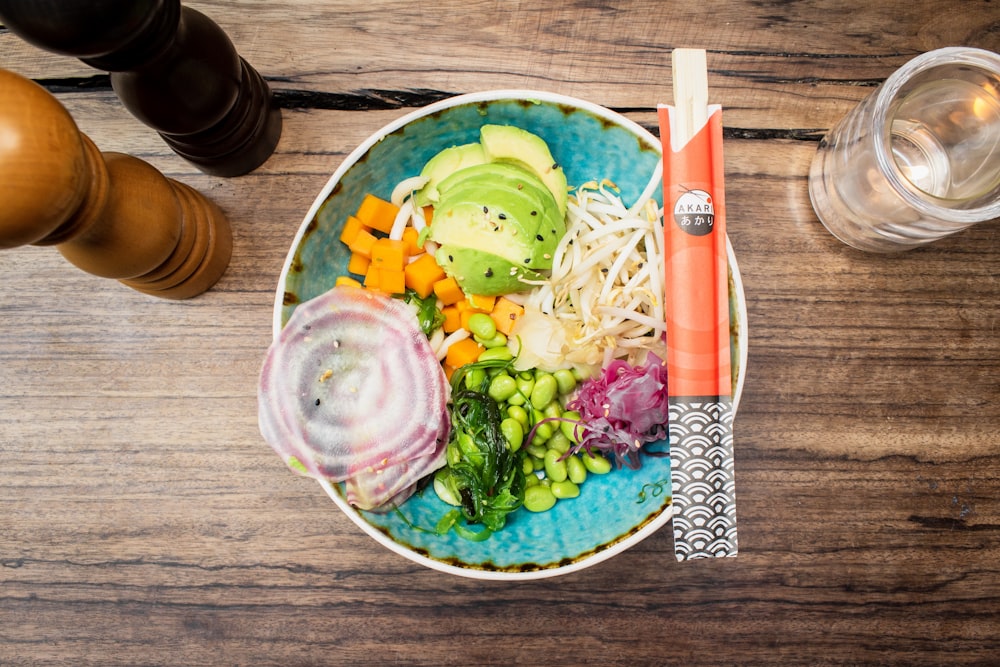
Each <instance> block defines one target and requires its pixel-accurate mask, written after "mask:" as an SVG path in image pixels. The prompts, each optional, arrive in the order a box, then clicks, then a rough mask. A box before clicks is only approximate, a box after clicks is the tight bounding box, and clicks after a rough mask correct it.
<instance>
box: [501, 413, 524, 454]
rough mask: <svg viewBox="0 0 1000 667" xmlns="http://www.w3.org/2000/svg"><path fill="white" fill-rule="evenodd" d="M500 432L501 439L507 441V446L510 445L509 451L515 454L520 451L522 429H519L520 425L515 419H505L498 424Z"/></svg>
mask: <svg viewBox="0 0 1000 667" xmlns="http://www.w3.org/2000/svg"><path fill="white" fill-rule="evenodd" d="M500 432H501V433H503V437H504V438H506V439H507V444H508V445H510V451H512V452H516V451H517V450H519V449H521V442H522V441H523V440H524V429H523V428H521V423H520V422H519V421H517V420H516V419H513V418H511V417H507V418H506V419H504V420H503V421H501V422H500Z"/></svg>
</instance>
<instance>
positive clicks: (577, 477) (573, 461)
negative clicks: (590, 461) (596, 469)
mask: <svg viewBox="0 0 1000 667" xmlns="http://www.w3.org/2000/svg"><path fill="white" fill-rule="evenodd" d="M566 477H567V478H568V479H569V481H571V482H573V483H574V484H583V483H584V482H586V481H587V466H585V465H584V464H583V461H582V460H581V459H580V457H579V456H577V455H576V454H572V455H570V457H569V458H567V459H566Z"/></svg>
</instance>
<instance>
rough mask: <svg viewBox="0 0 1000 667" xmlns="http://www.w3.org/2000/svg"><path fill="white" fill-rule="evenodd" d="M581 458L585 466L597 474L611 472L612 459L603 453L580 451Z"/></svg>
mask: <svg viewBox="0 0 1000 667" xmlns="http://www.w3.org/2000/svg"><path fill="white" fill-rule="evenodd" d="M580 459H581V460H582V461H583V465H584V467H586V468H587V470H588V471H589V472H592V473H594V474H595V475H604V474H606V473H609V472H611V461H609V460H608V459H607V457H605V456H602V455H601V454H595V455H594V456H591V455H590V454H588V453H586V452H580Z"/></svg>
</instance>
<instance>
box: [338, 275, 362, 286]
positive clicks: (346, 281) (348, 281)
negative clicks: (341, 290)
mask: <svg viewBox="0 0 1000 667" xmlns="http://www.w3.org/2000/svg"><path fill="white" fill-rule="evenodd" d="M333 284H334V285H336V286H337V287H340V286H341V285H347V286H350V287H361V283H359V282H358V281H357V280H355V279H354V278H351V277H350V276H338V277H337V279H336V280H334V281H333Z"/></svg>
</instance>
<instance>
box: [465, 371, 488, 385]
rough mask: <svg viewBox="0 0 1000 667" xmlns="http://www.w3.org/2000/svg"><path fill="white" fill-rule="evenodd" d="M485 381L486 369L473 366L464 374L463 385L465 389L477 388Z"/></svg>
mask: <svg viewBox="0 0 1000 667" xmlns="http://www.w3.org/2000/svg"><path fill="white" fill-rule="evenodd" d="M485 381H486V371H484V370H483V369H482V368H473V369H472V370H471V371H469V372H468V373H466V374H465V387H466V388H467V389H472V390H478V389H479V388H480V387H481V386H483V382H485Z"/></svg>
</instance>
